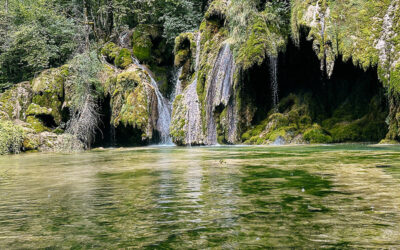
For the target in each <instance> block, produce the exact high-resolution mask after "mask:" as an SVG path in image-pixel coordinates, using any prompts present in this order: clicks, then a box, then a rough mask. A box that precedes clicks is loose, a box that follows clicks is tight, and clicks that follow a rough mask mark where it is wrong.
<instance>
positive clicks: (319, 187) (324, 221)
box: [0, 145, 400, 249]
mask: <svg viewBox="0 0 400 250" xmlns="http://www.w3.org/2000/svg"><path fill="white" fill-rule="evenodd" d="M399 149H400V148H399V147H396V146H382V147H378V146H368V145H336V146H301V147H300V146H299V147H237V146H236V147H204V148H203V147H202V148H178V147H147V148H133V149H132V148H131V149H106V150H95V151H91V152H85V153H81V154H23V155H16V156H5V157H0V249H4V248H18V249H20V248H71V247H72V248H74V247H76V248H102V249H115V248H125V247H133V248H218V249H221V248H223V249H225V248H226V249H253V248H261V247H303V248H304V247H307V248H315V247H337V248H354V247H365V248H368V247H371V248H393V247H400V150H399ZM377 166H389V167H384V168H381V167H379V168H378V167H377Z"/></svg>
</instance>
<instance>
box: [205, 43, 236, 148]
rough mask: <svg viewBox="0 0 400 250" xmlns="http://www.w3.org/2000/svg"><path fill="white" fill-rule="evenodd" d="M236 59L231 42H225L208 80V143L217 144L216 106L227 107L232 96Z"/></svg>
mask: <svg viewBox="0 0 400 250" xmlns="http://www.w3.org/2000/svg"><path fill="white" fill-rule="evenodd" d="M234 67H235V65H234V60H233V55H232V52H231V50H230V46H229V44H228V43H227V44H224V45H223V47H222V48H221V49H220V51H219V53H218V57H217V59H216V61H215V64H214V67H213V70H212V72H211V75H210V80H209V81H208V83H209V84H208V87H207V96H206V116H207V144H211V145H214V144H217V127H216V123H215V119H214V111H215V108H216V107H217V106H219V105H221V104H223V105H224V106H225V107H226V106H227V104H228V101H229V98H230V96H231V89H232V84H233V73H234Z"/></svg>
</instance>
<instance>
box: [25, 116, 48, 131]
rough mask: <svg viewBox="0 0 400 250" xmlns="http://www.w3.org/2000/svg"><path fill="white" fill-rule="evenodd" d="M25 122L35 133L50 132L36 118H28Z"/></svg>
mask: <svg viewBox="0 0 400 250" xmlns="http://www.w3.org/2000/svg"><path fill="white" fill-rule="evenodd" d="M26 122H27V123H29V125H30V127H31V128H32V129H33V130H35V132H36V133H41V132H45V131H48V132H50V129H49V128H48V127H46V126H44V125H43V123H42V121H41V120H40V119H39V118H36V117H34V116H28V117H27V118H26Z"/></svg>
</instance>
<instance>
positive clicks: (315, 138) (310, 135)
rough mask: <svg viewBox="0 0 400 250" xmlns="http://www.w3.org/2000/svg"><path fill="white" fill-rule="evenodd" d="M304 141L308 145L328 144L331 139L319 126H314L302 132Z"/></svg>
mask: <svg viewBox="0 0 400 250" xmlns="http://www.w3.org/2000/svg"><path fill="white" fill-rule="evenodd" d="M304 139H305V140H306V141H307V142H309V143H330V142H332V137H331V136H330V135H329V134H327V132H325V131H324V130H323V129H322V127H321V126H319V125H318V124H314V125H313V126H312V127H311V128H309V129H307V130H306V131H305V132H304Z"/></svg>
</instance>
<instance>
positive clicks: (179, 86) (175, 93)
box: [171, 67, 183, 103]
mask: <svg viewBox="0 0 400 250" xmlns="http://www.w3.org/2000/svg"><path fill="white" fill-rule="evenodd" d="M182 70H183V68H182V67H180V68H179V69H178V70H177V71H176V72H175V77H174V82H175V86H174V91H173V92H172V96H171V103H173V102H174V101H175V98H176V97H177V96H178V95H180V94H181V93H182V82H181V80H180V79H179V77H180V76H181V74H182Z"/></svg>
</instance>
